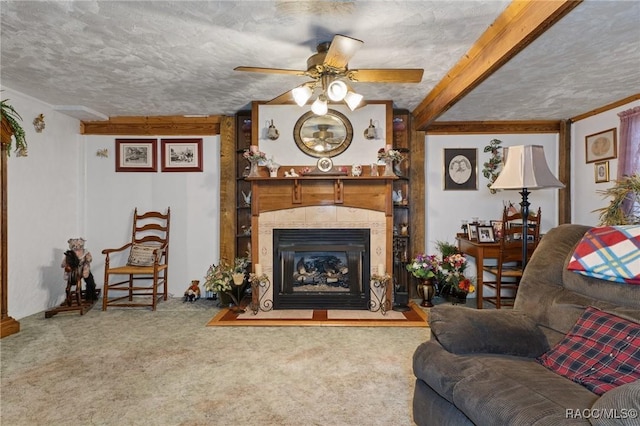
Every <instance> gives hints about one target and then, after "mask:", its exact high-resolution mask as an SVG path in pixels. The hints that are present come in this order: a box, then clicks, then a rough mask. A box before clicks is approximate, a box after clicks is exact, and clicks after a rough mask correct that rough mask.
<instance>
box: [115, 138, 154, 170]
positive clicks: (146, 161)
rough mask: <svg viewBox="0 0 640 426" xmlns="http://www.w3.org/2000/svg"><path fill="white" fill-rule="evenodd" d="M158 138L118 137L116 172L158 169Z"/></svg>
mask: <svg viewBox="0 0 640 426" xmlns="http://www.w3.org/2000/svg"><path fill="white" fill-rule="evenodd" d="M157 146H158V140H157V139H116V172H156V171H158V150H157Z"/></svg>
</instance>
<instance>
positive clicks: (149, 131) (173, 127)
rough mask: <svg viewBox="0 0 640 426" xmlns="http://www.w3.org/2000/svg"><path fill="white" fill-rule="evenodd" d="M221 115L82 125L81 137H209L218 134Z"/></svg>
mask: <svg viewBox="0 0 640 426" xmlns="http://www.w3.org/2000/svg"><path fill="white" fill-rule="evenodd" d="M222 117H223V116H221V115H209V116H204V117H200V116H198V117H185V116H182V115H165V116H121V117H111V118H109V120H106V121H82V122H81V123H80V133H81V134H83V135H131V136H154V135H163V136H187V135H188V136H211V135H219V134H220V123H221V121H222Z"/></svg>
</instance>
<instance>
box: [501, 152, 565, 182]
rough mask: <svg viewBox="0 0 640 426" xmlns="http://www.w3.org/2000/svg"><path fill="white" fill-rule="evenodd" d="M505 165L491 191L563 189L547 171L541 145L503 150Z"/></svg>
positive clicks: (547, 167)
mask: <svg viewBox="0 0 640 426" xmlns="http://www.w3.org/2000/svg"><path fill="white" fill-rule="evenodd" d="M504 158H505V164H504V167H503V168H502V171H501V172H500V175H499V176H498V178H497V179H496V180H495V182H494V183H493V185H491V188H492V189H523V188H527V189H542V188H564V184H563V183H562V182H560V181H559V180H558V179H556V177H555V176H554V175H553V173H551V170H549V166H548V165H547V159H546V158H545V156H544V148H543V147H542V145H518V146H511V147H508V148H505V149H504Z"/></svg>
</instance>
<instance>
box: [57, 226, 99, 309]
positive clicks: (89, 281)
mask: <svg viewBox="0 0 640 426" xmlns="http://www.w3.org/2000/svg"><path fill="white" fill-rule="evenodd" d="M85 242H86V240H85V239H84V238H81V237H80V238H70V239H69V240H67V243H68V244H69V250H70V251H72V252H73V253H74V254H75V255H76V256H77V259H78V261H79V262H80V264H79V267H80V268H81V271H82V272H81V273H82V278H83V279H84V282H85V285H86V288H85V290H86V291H85V299H86V300H88V301H94V300H96V299H97V298H98V297H97V295H96V282H95V280H94V279H93V274H92V273H91V261H92V260H93V257H92V256H91V253H90V252H89V251H88V250H85V248H84V243H85ZM69 254H70V253H69ZM67 259H68V256H67V254H66V253H65V257H64V258H63V259H62V264H61V265H60V266H61V267H62V268H64V280H65V281H68V279H69V273H70V265H69V264H68V261H67Z"/></svg>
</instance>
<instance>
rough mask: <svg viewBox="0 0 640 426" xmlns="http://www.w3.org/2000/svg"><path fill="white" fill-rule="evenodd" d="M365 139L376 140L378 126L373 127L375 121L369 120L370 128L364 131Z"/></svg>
mask: <svg viewBox="0 0 640 426" xmlns="http://www.w3.org/2000/svg"><path fill="white" fill-rule="evenodd" d="M364 138H365V139H368V140H372V139H375V138H376V126H374V125H373V119H370V120H369V127H367V128H366V129H364Z"/></svg>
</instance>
